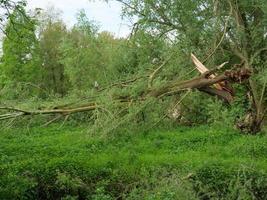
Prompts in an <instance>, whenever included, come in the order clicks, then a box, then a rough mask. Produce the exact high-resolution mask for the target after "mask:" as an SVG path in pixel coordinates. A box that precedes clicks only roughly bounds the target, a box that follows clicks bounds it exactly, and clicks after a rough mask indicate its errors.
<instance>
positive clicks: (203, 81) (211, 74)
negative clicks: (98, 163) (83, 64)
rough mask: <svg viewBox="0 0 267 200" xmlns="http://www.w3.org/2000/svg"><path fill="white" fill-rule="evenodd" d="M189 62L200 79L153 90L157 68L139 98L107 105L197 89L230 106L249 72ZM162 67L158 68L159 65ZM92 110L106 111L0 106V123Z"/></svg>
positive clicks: (87, 105) (98, 106)
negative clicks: (193, 65)
mask: <svg viewBox="0 0 267 200" xmlns="http://www.w3.org/2000/svg"><path fill="white" fill-rule="evenodd" d="M191 57H192V61H193V63H194V64H195V66H196V68H197V69H198V70H199V72H200V73H201V75H200V76H197V77H195V78H192V79H190V80H185V81H177V80H173V81H169V82H167V83H165V84H164V85H162V86H161V87H153V85H152V81H153V79H154V78H155V77H154V76H155V74H156V73H157V72H158V68H157V69H156V70H155V71H154V72H153V73H152V74H151V75H150V76H145V77H143V78H145V80H146V81H149V84H148V87H147V89H145V90H144V91H143V92H142V93H141V95H140V96H138V97H135V98H133V97H131V94H129V95H128V96H117V97H113V99H112V102H110V103H111V104H115V103H117V104H119V105H123V104H125V103H126V104H129V103H131V102H138V101H145V100H146V99H148V98H156V99H161V98H163V97H167V96H174V95H177V94H179V93H181V92H183V91H187V90H193V89H197V90H199V91H201V92H205V93H207V94H210V95H212V96H217V97H218V98H220V99H221V100H223V101H225V102H226V103H228V104H230V103H231V102H232V101H233V98H234V93H233V89H232V87H231V84H232V83H242V82H243V81H244V80H247V79H248V78H249V77H250V75H251V71H250V70H248V69H247V68H244V67H243V68H233V69H231V70H224V71H223V72H221V73H219V74H216V73H217V71H219V70H221V68H222V67H223V66H224V64H225V63H223V64H222V65H220V66H218V67H216V68H214V69H213V70H208V69H207V68H206V67H205V66H204V65H203V64H202V63H201V62H200V61H199V60H198V59H197V58H196V57H195V56H194V55H193V54H192V55H191ZM160 67H162V65H161V66H160ZM137 80H139V78H133V79H131V80H128V81H123V83H121V84H120V83H115V84H112V85H111V86H109V87H106V88H104V89H101V90H99V91H98V92H99V93H101V92H105V89H109V88H110V87H113V86H118V85H123V86H125V87H127V85H125V84H127V83H131V84H133V83H134V82H135V81H137ZM96 109H100V110H103V111H105V112H109V111H108V110H107V109H106V108H105V106H103V105H101V104H99V103H98V102H97V101H91V102H88V103H84V104H82V105H79V104H78V105H71V104H69V105H59V106H54V107H53V108H52V109H41V110H25V109H21V108H14V107H5V106H2V107H0V110H5V111H6V113H3V114H1V115H0V120H7V119H12V118H18V117H23V116H36V115H56V117H55V118H54V119H52V120H51V121H49V122H48V123H52V122H54V121H55V120H57V119H58V118H60V117H68V116H69V115H72V114H75V113H79V112H89V111H93V110H96Z"/></svg>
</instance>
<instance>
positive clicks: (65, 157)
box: [0, 124, 267, 199]
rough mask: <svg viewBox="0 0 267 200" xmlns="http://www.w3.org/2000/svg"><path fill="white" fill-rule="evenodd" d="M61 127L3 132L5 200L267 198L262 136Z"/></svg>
mask: <svg viewBox="0 0 267 200" xmlns="http://www.w3.org/2000/svg"><path fill="white" fill-rule="evenodd" d="M59 126H60V124H59V125H54V126H52V127H49V128H34V129H13V130H6V131H2V134H1V135H0V138H1V151H0V153H1V164H0V173H1V176H0V183H1V184H0V197H1V199H16V198H23V199H51V198H53V199H61V198H63V199H77V198H78V199H116V198H118V197H122V198H123V199H176V198H179V197H181V198H182V199H197V198H201V199H205V198H215V199H218V198H220V199H235V198H236V196H238V195H240V196H243V197H244V198H245V197H246V198H248V199H251V198H258V199H265V198H266V195H267V194H266V187H267V186H266V184H265V183H266V178H267V177H266V176H267V175H266V170H267V166H266V159H265V155H266V143H267V140H266V137H265V136H263V135H262V136H242V135H238V134H236V132H234V131H232V130H227V129H224V130H223V129H216V128H215V127H212V128H209V127H207V126H204V127H199V128H186V127H184V128H182V127H181V128H179V129H177V130H175V131H168V132H164V131H162V132H160V131H154V132H147V133H136V134H123V135H121V136H117V137H109V136H107V137H99V135H95V136H93V135H88V134H87V127H86V126H80V127H79V128H78V127H76V128H75V127H70V126H66V127H65V128H63V129H62V128H61V129H58V128H59ZM188 174H191V175H190V176H189V175H188ZM185 177H188V179H187V178H185Z"/></svg>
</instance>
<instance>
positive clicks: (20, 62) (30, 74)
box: [0, 10, 41, 99]
mask: <svg viewBox="0 0 267 200" xmlns="http://www.w3.org/2000/svg"><path fill="white" fill-rule="evenodd" d="M26 16H27V14H26V12H25V10H14V12H13V13H12V14H11V15H10V16H9V21H8V24H7V26H6V30H5V31H6V33H7V35H8V36H7V37H6V38H5V39H4V41H3V56H2V62H1V64H0V67H1V76H0V78H1V80H0V84H1V87H2V88H3V87H7V88H9V92H10V90H13V92H12V91H11V92H10V94H8V93H9V92H6V94H8V95H9V96H10V97H11V98H13V99H14V98H18V96H19V93H20V92H21V91H22V90H23V88H24V87H23V85H25V84H33V85H34V84H38V82H39V81H40V75H41V70H40V68H39V65H40V60H39V57H38V51H39V47H38V40H37V38H36V35H35V30H36V26H37V22H36V20H35V19H31V18H30V17H29V16H28V17H26ZM20 86H21V87H22V89H21V90H19V88H17V87H20ZM16 89H17V90H16ZM32 91H34V90H30V91H27V90H26V91H24V93H26V94H27V95H29V94H30V93H31V92H32ZM12 95H13V96H12Z"/></svg>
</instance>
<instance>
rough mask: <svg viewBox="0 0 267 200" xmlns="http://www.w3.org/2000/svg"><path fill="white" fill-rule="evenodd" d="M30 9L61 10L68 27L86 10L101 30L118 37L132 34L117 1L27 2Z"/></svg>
mask: <svg viewBox="0 0 267 200" xmlns="http://www.w3.org/2000/svg"><path fill="white" fill-rule="evenodd" d="M27 2H28V5H27V7H28V8H29V9H34V8H42V9H46V8H47V7H49V6H51V5H53V6H54V7H55V8H57V9H59V10H61V11H62V12H63V13H62V18H63V20H64V21H65V23H66V24H67V25H68V26H72V25H73V24H74V23H75V22H76V19H75V16H76V13H77V11H78V10H80V9H84V10H85V12H86V14H87V17H88V18H89V19H90V20H95V21H96V22H98V24H99V25H100V30H101V31H103V30H105V31H109V32H112V33H113V34H114V35H115V36H116V37H126V36H127V35H128V34H129V33H130V29H131V28H130V23H129V22H128V21H126V19H124V20H122V18H121V16H120V14H121V4H120V3H118V2H115V1H109V3H106V2H104V1H103V0H95V1H92V0H27Z"/></svg>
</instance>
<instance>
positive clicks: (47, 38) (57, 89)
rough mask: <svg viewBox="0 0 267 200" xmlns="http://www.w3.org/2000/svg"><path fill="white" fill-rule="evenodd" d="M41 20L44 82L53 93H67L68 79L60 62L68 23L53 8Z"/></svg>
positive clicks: (40, 32)
mask: <svg viewBox="0 0 267 200" xmlns="http://www.w3.org/2000/svg"><path fill="white" fill-rule="evenodd" d="M40 21H41V25H40V28H39V40H40V57H41V60H42V68H43V71H44V72H43V74H42V84H43V86H44V88H46V89H47V90H48V91H50V92H51V93H54V94H59V95H61V96H63V95H64V94H65V93H66V82H67V80H66V79H65V76H64V66H63V64H62V63H60V59H61V58H62V54H61V51H60V45H61V43H62V41H63V40H64V37H65V36H66V33H67V30H66V25H65V24H64V23H63V21H62V20H61V19H60V17H59V15H58V13H56V12H55V11H54V10H53V9H51V10H50V11H49V12H48V13H44V14H43V16H42V18H41V19H40Z"/></svg>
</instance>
